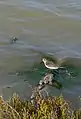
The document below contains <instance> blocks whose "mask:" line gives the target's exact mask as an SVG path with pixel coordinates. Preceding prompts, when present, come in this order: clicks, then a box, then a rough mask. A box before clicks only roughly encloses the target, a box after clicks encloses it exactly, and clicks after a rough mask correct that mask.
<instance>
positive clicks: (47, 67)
mask: <svg viewBox="0 0 81 119" xmlns="http://www.w3.org/2000/svg"><path fill="white" fill-rule="evenodd" d="M45 66H46V67H47V68H48V69H58V68H59V67H49V66H47V65H45Z"/></svg>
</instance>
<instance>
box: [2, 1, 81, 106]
mask: <svg viewBox="0 0 81 119" xmlns="http://www.w3.org/2000/svg"><path fill="white" fill-rule="evenodd" d="M12 36H16V37H17V38H18V39H19V40H18V41H17V43H16V44H10V43H9V41H10V38H11V37H12ZM40 52H42V53H45V54H51V55H52V56H53V57H57V58H67V61H69V64H72V65H73V68H72V69H71V71H72V72H74V73H75V74H76V75H75V76H74V77H73V78H72V80H68V79H66V78H65V77H64V78H65V79H61V80H62V84H63V86H64V87H63V89H62V90H57V89H55V88H52V93H53V95H59V94H63V95H64V96H65V98H66V99H69V100H71V101H73V102H74V103H75V102H76V106H77V105H79V103H78V100H79V99H78V96H81V75H80V72H81V1H80V0H0V93H1V95H3V96H4V98H5V99H6V98H8V97H9V96H11V95H12V94H13V93H14V92H16V93H18V94H20V96H21V97H29V96H30V95H31V88H30V87H29V86H28V83H27V82H26V81H24V80H28V81H29V83H30V84H36V83H37V82H38V81H39V80H40V78H41V77H42V75H41V74H40V73H39V72H41V71H40V70H39V69H40V66H39V64H40V60H41V56H42V54H41V53H40ZM70 58H71V59H70ZM77 58H78V59H77ZM69 59H70V60H69ZM69 64H68V65H69ZM34 68H37V70H38V71H39V72H36V71H34V70H33V72H31V70H32V69H34ZM24 70H25V71H30V72H31V73H30V76H29V74H28V73H27V74H24V75H23V76H20V75H19V76H17V75H15V72H16V71H24ZM9 87H10V88H9ZM47 90H48V92H49V93H51V88H49V87H48V88H47Z"/></svg>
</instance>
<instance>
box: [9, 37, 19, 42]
mask: <svg viewBox="0 0 81 119" xmlns="http://www.w3.org/2000/svg"><path fill="white" fill-rule="evenodd" d="M17 40H18V39H17V38H16V37H14V36H13V37H12V38H11V40H10V42H11V43H16V41H17Z"/></svg>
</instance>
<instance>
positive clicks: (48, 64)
mask: <svg viewBox="0 0 81 119" xmlns="http://www.w3.org/2000/svg"><path fill="white" fill-rule="evenodd" d="M42 61H43V63H44V65H45V67H46V68H48V69H52V70H53V69H59V68H64V67H60V65H59V64H55V63H54V62H52V61H49V60H47V59H46V58H43V59H42Z"/></svg>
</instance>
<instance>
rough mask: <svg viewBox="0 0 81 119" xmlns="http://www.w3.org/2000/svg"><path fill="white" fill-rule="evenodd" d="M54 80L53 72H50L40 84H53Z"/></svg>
mask: <svg viewBox="0 0 81 119" xmlns="http://www.w3.org/2000/svg"><path fill="white" fill-rule="evenodd" d="M52 80H53V74H52V73H49V74H47V75H46V76H44V77H43V78H42V79H41V80H40V82H39V85H43V84H52Z"/></svg>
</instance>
